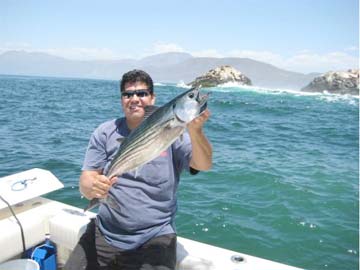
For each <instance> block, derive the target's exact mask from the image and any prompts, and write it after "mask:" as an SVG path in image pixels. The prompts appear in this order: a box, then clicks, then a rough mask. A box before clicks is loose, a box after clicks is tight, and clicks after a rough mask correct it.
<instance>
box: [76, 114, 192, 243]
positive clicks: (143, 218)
mask: <svg viewBox="0 0 360 270" xmlns="http://www.w3.org/2000/svg"><path fill="white" fill-rule="evenodd" d="M129 133H130V130H129V129H128V127H127V124H126V121H125V118H119V119H114V120H111V121H108V122H105V123H103V124H102V125H100V126H99V127H98V128H97V129H96V130H95V131H94V132H93V134H92V136H91V138H90V142H89V145H88V148H87V151H86V154H85V160H84V164H83V167H82V170H103V172H104V174H106V172H107V169H108V167H109V165H110V162H111V160H112V159H113V157H114V155H115V154H116V151H117V149H118V147H119V145H120V144H119V142H117V139H118V138H121V137H126V136H127V135H128V134H129ZM190 159H191V143H190V138H189V135H188V134H187V133H185V134H184V136H183V138H182V140H180V139H178V140H177V141H175V142H174V143H173V144H172V146H171V147H169V148H168V149H167V150H166V151H164V152H163V153H161V154H160V156H159V157H157V158H156V159H154V160H152V161H150V162H148V163H146V164H144V165H143V166H141V167H139V168H138V169H137V172H136V173H135V171H131V172H127V173H124V174H123V175H121V176H120V177H118V179H117V182H116V183H115V184H114V185H113V186H112V187H111V188H110V191H109V193H111V195H112V196H113V197H114V198H115V199H116V201H117V202H118V204H119V209H113V208H110V207H108V206H107V205H105V204H101V206H100V207H99V212H98V215H97V224H98V226H99V229H100V231H101V232H102V233H103V235H104V236H105V239H106V240H107V242H108V243H109V244H110V245H112V246H115V247H118V248H120V249H134V248H137V247H138V246H140V245H142V244H143V243H145V242H146V241H148V240H149V239H151V238H153V237H155V236H159V235H163V234H169V233H174V232H175V226H174V218H175V213H176V209H177V200H176V190H177V187H178V183H179V176H180V173H181V171H182V170H183V169H186V170H189V162H190Z"/></svg>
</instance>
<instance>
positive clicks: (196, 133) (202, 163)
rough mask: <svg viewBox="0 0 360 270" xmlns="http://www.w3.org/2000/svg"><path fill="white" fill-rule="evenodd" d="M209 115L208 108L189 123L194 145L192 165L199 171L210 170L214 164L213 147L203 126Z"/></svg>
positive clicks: (188, 126)
mask: <svg viewBox="0 0 360 270" xmlns="http://www.w3.org/2000/svg"><path fill="white" fill-rule="evenodd" d="M209 117H210V111H209V110H207V109H206V110H205V111H204V112H203V113H202V114H200V115H199V116H198V117H196V118H195V119H194V120H192V121H191V122H190V123H189V124H188V125H187V128H188V131H189V135H190V140H191V145H192V157H191V160H190V166H191V167H192V168H193V169H196V170H199V171H206V170H209V169H210V168H211V166H212V147H211V144H210V142H209V141H208V139H207V138H206V136H205V134H204V133H203V128H202V127H203V126H204V124H205V122H206V121H207V120H208V118H209Z"/></svg>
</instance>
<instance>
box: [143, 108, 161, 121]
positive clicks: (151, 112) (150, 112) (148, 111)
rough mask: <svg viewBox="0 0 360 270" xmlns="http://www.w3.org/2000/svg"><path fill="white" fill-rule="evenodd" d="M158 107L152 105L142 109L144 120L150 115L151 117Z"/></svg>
mask: <svg viewBox="0 0 360 270" xmlns="http://www.w3.org/2000/svg"><path fill="white" fill-rule="evenodd" d="M158 108H159V107H158V106H154V105H149V106H146V107H145V108H144V110H145V114H144V120H145V119H146V118H148V117H149V116H150V115H152V114H153V113H154V112H155V111H156V110H157V109H158Z"/></svg>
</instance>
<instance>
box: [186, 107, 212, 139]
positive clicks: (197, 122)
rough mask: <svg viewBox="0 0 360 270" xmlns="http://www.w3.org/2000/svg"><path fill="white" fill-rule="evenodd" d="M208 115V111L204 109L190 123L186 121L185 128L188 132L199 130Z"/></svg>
mask: <svg viewBox="0 0 360 270" xmlns="http://www.w3.org/2000/svg"><path fill="white" fill-rule="evenodd" d="M209 117H210V111H209V110H208V109H206V110H205V111H203V113H202V114H200V115H199V116H198V117H196V118H195V119H194V120H192V121H191V122H190V123H188V125H187V128H188V130H189V132H190V133H191V132H192V131H200V130H201V129H202V127H203V125H204V123H205V122H206V121H207V120H208V119H209Z"/></svg>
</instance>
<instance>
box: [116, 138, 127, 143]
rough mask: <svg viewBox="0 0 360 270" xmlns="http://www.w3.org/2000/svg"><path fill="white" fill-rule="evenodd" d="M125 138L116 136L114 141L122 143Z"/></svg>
mask: <svg viewBox="0 0 360 270" xmlns="http://www.w3.org/2000/svg"><path fill="white" fill-rule="evenodd" d="M124 140H125V137H120V138H117V139H116V141H117V142H118V143H122V142H123V141H124Z"/></svg>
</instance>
